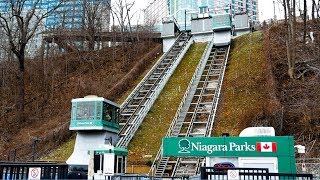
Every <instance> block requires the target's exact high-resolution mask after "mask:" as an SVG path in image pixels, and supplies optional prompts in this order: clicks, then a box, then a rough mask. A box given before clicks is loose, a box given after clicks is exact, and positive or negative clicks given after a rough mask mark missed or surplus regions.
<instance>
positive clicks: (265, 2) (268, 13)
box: [128, 0, 311, 23]
mask: <svg viewBox="0 0 320 180" xmlns="http://www.w3.org/2000/svg"><path fill="white" fill-rule="evenodd" d="M128 1H130V0H128ZM131 1H133V0H131ZM278 1H279V0H275V10H276V16H277V19H283V10H282V9H283V8H282V6H281V5H280V4H279V3H278ZM258 4H259V20H260V22H262V21H264V20H267V19H271V18H273V16H274V12H273V11H274V10H273V9H274V8H273V0H259V2H258ZM307 4H308V7H309V8H308V9H311V0H308V3H307ZM147 5H148V0H135V7H134V10H133V12H135V13H136V18H135V19H138V18H137V17H139V14H140V22H143V13H142V11H141V10H142V9H144V8H145V7H146V6H147ZM298 5H299V4H297V6H298ZM302 7H303V3H301V8H302ZM298 8H299V7H297V9H298ZM139 12H140V13H139ZM136 21H137V20H135V23H136Z"/></svg>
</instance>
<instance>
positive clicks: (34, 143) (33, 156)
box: [32, 137, 40, 162]
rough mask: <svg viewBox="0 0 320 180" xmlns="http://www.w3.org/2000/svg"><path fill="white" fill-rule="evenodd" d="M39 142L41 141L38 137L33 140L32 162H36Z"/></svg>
mask: <svg viewBox="0 0 320 180" xmlns="http://www.w3.org/2000/svg"><path fill="white" fill-rule="evenodd" d="M38 141H40V139H39V138H37V137H35V138H32V162H34V159H35V151H36V143H37V142H38Z"/></svg>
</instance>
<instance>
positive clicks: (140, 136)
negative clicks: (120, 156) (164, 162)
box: [128, 43, 207, 165]
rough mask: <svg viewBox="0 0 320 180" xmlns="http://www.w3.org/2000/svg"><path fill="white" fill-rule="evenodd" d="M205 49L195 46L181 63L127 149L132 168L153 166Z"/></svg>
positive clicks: (198, 45) (199, 44)
mask: <svg viewBox="0 0 320 180" xmlns="http://www.w3.org/2000/svg"><path fill="white" fill-rule="evenodd" d="M206 45H207V44H206V43H197V44H193V45H192V46H191V47H190V49H189V50H188V51H187V53H186V55H185V56H184V58H183V59H182V60H181V62H180V64H179V65H178V67H177V68H176V70H175V72H174V73H173V75H172V76H171V78H170V80H169V81H168V83H167V84H166V86H165V87H164V89H163V91H162V92H161V94H160V95H159V97H158V99H157V100H156V101H155V103H154V105H153V106H152V108H151V109H150V111H149V113H148V114H147V116H146V118H145V119H144V121H143V123H142V125H141V126H140V128H139V129H138V131H137V133H136V134H135V136H134V137H133V139H132V141H131V142H130V144H129V146H128V150H129V158H128V164H129V165H144V164H148V165H150V163H151V162H152V160H153V159H154V157H155V156H156V155H157V152H158V150H159V148H160V145H161V142H162V141H161V139H162V137H164V136H165V134H166V133H167V131H168V128H169V126H170V124H171V122H172V120H173V118H174V116H175V113H176V111H177V109H178V107H179V104H180V102H181V100H182V97H183V95H184V93H185V91H186V89H187V87H188V85H189V82H190V80H191V78H192V76H193V73H194V71H195V69H196V67H197V65H198V63H199V60H200V58H201V56H202V53H203V51H204V49H205V47H206ZM145 155H151V157H145Z"/></svg>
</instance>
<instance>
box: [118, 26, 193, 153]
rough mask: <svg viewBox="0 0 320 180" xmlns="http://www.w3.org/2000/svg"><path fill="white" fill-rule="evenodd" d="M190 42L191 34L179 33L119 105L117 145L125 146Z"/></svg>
mask: <svg viewBox="0 0 320 180" xmlns="http://www.w3.org/2000/svg"><path fill="white" fill-rule="evenodd" d="M191 44H192V38H191V35H190V34H189V33H184V32H183V33H180V35H179V36H178V37H177V39H176V41H175V42H174V44H173V45H172V47H171V48H170V49H169V50H168V51H167V52H166V53H165V54H164V55H163V56H162V57H161V58H160V59H159V60H158V62H157V63H156V64H155V65H154V66H153V67H152V69H151V70H150V71H149V73H148V74H147V75H146V76H145V77H144V79H143V80H142V81H141V82H140V83H139V84H138V85H137V87H136V88H135V89H134V90H133V92H132V93H131V94H130V95H129V97H128V98H127V99H126V100H125V102H124V103H123V104H122V105H121V109H120V114H121V118H120V119H121V120H120V133H119V135H120V139H119V141H118V142H117V145H116V146H117V147H123V148H126V147H127V145H128V143H129V142H130V140H131V139H132V137H133V136H134V134H135V132H136V131H137V129H138V128H139V126H140V124H141V123H142V121H143V119H144V117H145V116H146V115H147V113H148V111H149V110H150V108H151V106H152V105H153V103H154V101H155V100H156V98H157V97H158V95H159V94H160V92H161V91H162V89H163V87H164V86H165V84H166V83H167V81H168V80H169V78H170V76H171V75H172V74H173V72H174V70H175V68H176V67H177V66H178V64H179V63H180V61H181V59H182V58H183V56H184V54H185V53H186V52H187V50H188V49H189V47H190V45H191Z"/></svg>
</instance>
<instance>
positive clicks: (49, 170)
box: [0, 162, 68, 180]
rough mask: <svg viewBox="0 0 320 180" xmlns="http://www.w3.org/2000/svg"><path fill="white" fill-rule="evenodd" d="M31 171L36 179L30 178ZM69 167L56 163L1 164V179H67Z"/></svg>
mask: <svg viewBox="0 0 320 180" xmlns="http://www.w3.org/2000/svg"><path fill="white" fill-rule="evenodd" d="M29 171H30V174H31V175H32V176H34V178H29ZM67 175H68V165H67V164H56V163H36V162H32V163H25V162H23V163H19V162H16V163H11V162H0V179H4V180H7V179H10V180H16V179H36V178H35V177H40V178H41V179H67Z"/></svg>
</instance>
